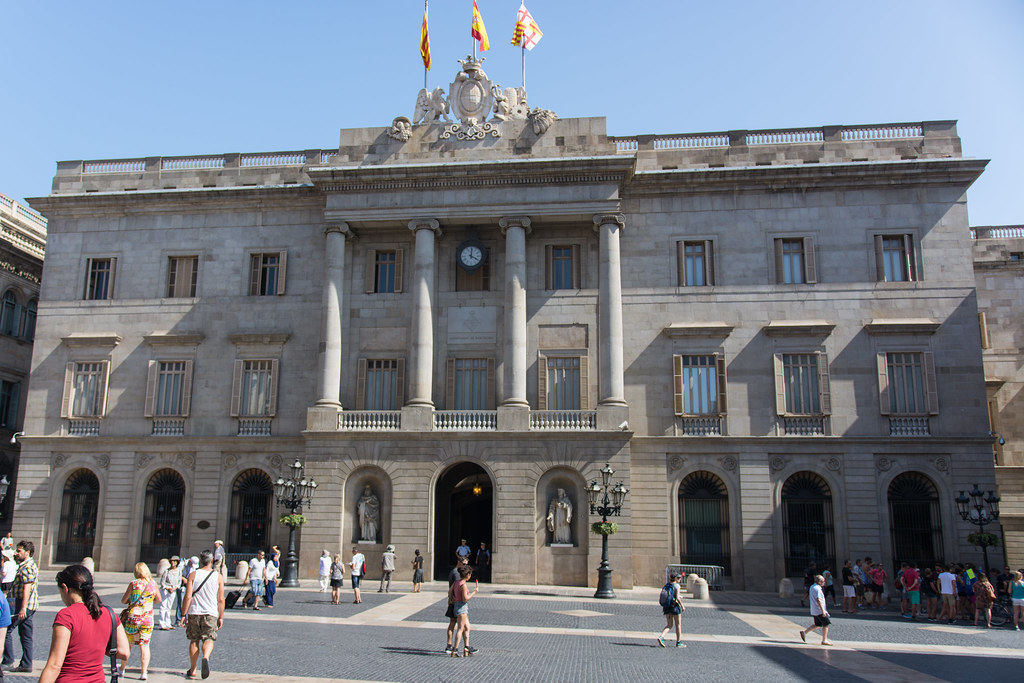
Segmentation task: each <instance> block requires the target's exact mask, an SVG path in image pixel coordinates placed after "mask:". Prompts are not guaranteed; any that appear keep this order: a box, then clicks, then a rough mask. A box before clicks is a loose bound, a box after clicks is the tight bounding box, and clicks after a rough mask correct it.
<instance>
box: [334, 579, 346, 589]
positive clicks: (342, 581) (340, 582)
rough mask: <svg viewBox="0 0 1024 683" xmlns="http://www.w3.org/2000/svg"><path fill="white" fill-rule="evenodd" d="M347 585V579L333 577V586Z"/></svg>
mask: <svg viewBox="0 0 1024 683" xmlns="http://www.w3.org/2000/svg"><path fill="white" fill-rule="evenodd" d="M344 585H345V579H331V588H341V587H342V586H344Z"/></svg>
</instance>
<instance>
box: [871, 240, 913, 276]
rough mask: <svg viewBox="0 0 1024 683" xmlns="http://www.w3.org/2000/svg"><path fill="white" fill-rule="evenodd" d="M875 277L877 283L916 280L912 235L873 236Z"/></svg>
mask: <svg viewBox="0 0 1024 683" xmlns="http://www.w3.org/2000/svg"><path fill="white" fill-rule="evenodd" d="M875 277H876V279H877V280H878V281H879V282H913V281H915V280H917V279H918V277H917V262H916V259H915V258H914V238H913V236H912V235H875Z"/></svg>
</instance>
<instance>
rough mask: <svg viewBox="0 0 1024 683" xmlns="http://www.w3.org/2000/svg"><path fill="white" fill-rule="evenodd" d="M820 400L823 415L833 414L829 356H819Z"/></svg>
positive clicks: (822, 354)
mask: <svg viewBox="0 0 1024 683" xmlns="http://www.w3.org/2000/svg"><path fill="white" fill-rule="evenodd" d="M818 400H819V404H820V406H821V414H822V415H831V414H832V387H831V385H830V384H829V375H828V354H827V353H819V354H818Z"/></svg>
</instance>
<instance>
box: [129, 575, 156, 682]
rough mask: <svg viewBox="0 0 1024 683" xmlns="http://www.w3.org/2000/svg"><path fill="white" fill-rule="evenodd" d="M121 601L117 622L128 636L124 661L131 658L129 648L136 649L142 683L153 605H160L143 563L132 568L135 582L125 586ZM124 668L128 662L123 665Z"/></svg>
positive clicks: (147, 654) (147, 656)
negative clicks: (119, 616) (140, 658)
mask: <svg viewBox="0 0 1024 683" xmlns="http://www.w3.org/2000/svg"><path fill="white" fill-rule="evenodd" d="M121 602H122V603H123V604H125V605H128V607H127V608H125V609H124V610H123V611H122V612H121V623H122V624H124V632H125V633H126V634H127V635H128V645H129V648H128V659H129V660H130V659H131V658H132V652H131V648H132V647H134V646H135V645H138V646H139V652H140V654H141V657H142V674H141V675H140V676H139V679H140V680H143V681H144V680H146V678H147V673H148V670H149V639H150V637H151V636H152V635H153V603H154V602H157V603H159V602H160V591H159V590H158V588H157V585H156V582H155V581H153V575H152V574H150V572H149V567H148V566H146V563H145V562H139V563H138V564H137V565H135V580H134V581H132V582H131V583H129V584H128V588H127V589H126V590H125V592H124V595H123V596H121ZM124 666H125V668H126V669H127V667H128V661H127V660H126V661H125V663H124Z"/></svg>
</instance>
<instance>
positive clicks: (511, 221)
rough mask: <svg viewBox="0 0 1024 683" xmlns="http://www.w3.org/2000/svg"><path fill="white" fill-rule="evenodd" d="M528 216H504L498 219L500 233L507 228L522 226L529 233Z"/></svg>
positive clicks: (503, 232)
mask: <svg viewBox="0 0 1024 683" xmlns="http://www.w3.org/2000/svg"><path fill="white" fill-rule="evenodd" d="M530 223H531V221H530V218H529V217H528V216H505V217H504V218H502V219H501V220H499V221H498V226H499V227H500V228H501V234H502V235H504V234H505V232H506V231H507V230H508V229H509V228H522V229H523V230H525V231H526V234H527V235H529V234H530V232H531V230H532V229H531V228H530Z"/></svg>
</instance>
